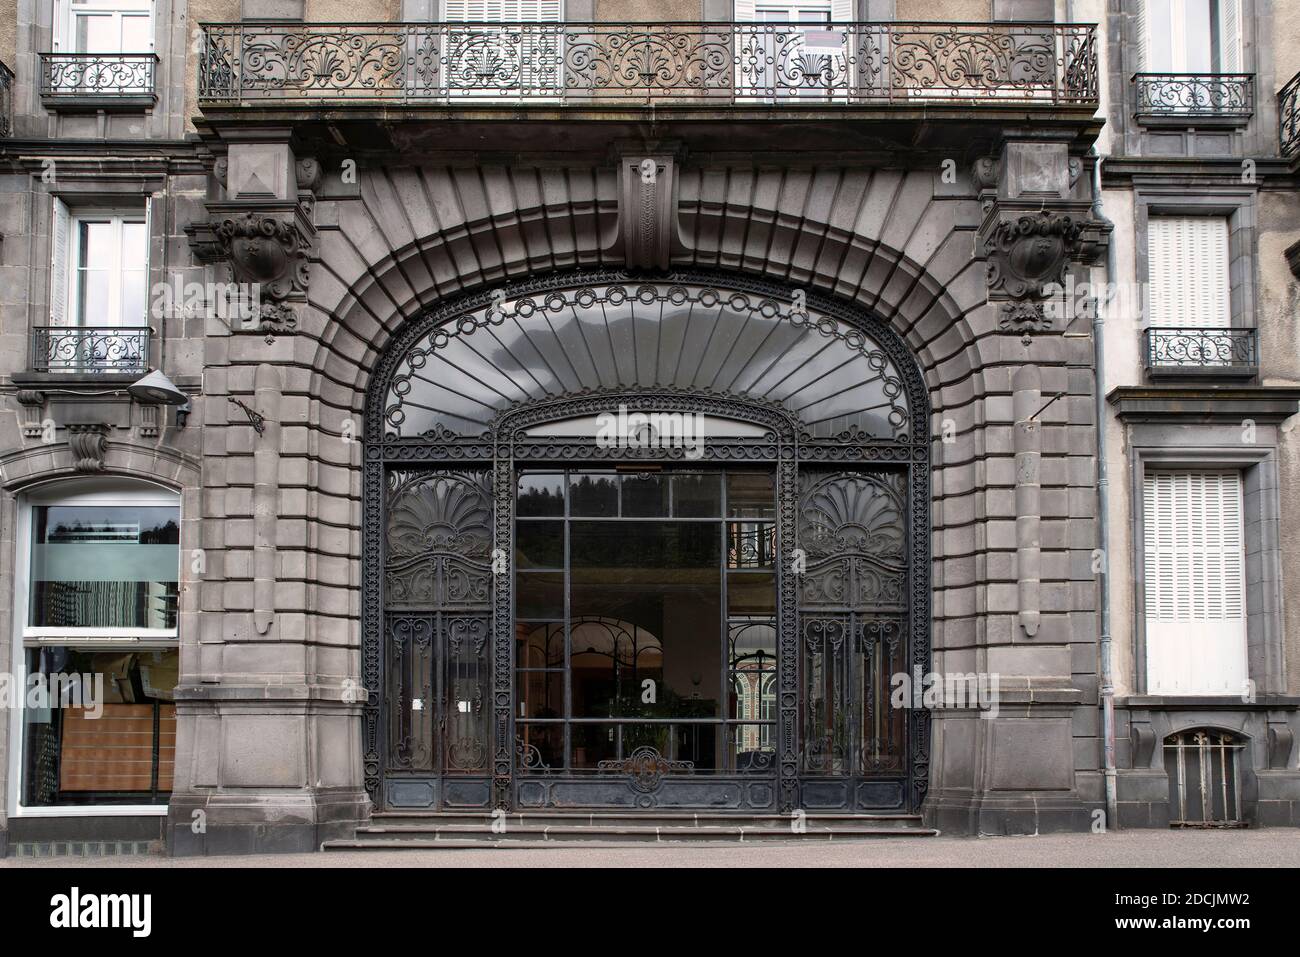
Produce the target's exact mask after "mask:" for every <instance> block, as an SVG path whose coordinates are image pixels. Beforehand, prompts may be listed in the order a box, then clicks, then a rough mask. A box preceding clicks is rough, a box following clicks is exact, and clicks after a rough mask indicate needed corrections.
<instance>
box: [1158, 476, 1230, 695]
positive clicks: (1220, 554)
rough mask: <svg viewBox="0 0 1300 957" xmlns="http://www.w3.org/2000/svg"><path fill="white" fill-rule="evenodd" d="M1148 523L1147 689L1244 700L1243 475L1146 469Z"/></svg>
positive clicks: (1167, 692) (1161, 692)
mask: <svg viewBox="0 0 1300 957" xmlns="http://www.w3.org/2000/svg"><path fill="white" fill-rule="evenodd" d="M1143 518H1144V522H1143V533H1144V551H1145V555H1144V560H1145V576H1144V581H1145V586H1146V645H1147V685H1148V691H1149V692H1150V693H1151V694H1174V695H1188V694H1241V693H1242V691H1243V689H1244V688H1245V687H1246V583H1245V549H1244V541H1243V538H1244V536H1243V523H1242V491H1241V473H1240V472H1232V471H1226V472H1185V471H1147V473H1146V476H1145V479H1144V483H1143Z"/></svg>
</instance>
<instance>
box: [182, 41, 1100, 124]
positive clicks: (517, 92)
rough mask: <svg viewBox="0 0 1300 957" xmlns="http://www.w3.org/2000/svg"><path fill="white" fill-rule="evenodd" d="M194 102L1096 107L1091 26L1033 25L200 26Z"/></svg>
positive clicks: (211, 105)
mask: <svg viewBox="0 0 1300 957" xmlns="http://www.w3.org/2000/svg"><path fill="white" fill-rule="evenodd" d="M200 50H201V53H200V63H199V91H198V96H199V105H200V108H201V109H203V110H204V111H205V113H207V112H212V111H216V112H219V111H220V110H221V109H222V108H223V107H226V108H228V107H247V106H262V107H274V106H280V107H286V106H289V105H293V106H296V107H298V108H303V107H309V108H311V107H314V108H323V107H329V108H330V109H336V108H338V107H348V108H354V109H355V108H358V107H365V106H369V107H376V106H378V107H383V106H386V105H393V104H397V105H407V106H419V105H435V106H437V105H441V106H444V107H445V106H449V105H450V106H458V105H462V104H463V105H464V106H465V108H467V109H468V108H478V107H479V106H480V105H482V104H492V103H496V104H503V105H504V104H510V105H515V106H517V105H519V104H521V103H524V104H526V103H539V104H546V103H549V104H557V103H558V104H563V105H575V104H576V105H592V104H602V105H605V106H609V105H615V106H624V107H628V106H643V105H656V106H664V105H668V106H677V107H684V108H689V107H708V106H716V105H719V104H722V105H729V106H737V105H739V106H755V105H757V106H760V107H767V106H775V105H784V106H792V107H800V106H803V107H816V106H820V105H831V104H836V105H866V106H883V107H890V108H893V107H900V106H901V107H913V108H918V109H933V108H939V107H944V106H960V107H962V108H963V109H967V110H968V109H969V107H971V106H972V105H992V106H1002V107H1010V108H1023V107H1026V106H1028V107H1048V108H1054V109H1075V110H1084V111H1095V108H1096V106H1097V97H1098V92H1097V48H1096V39H1095V33H1094V28H1093V27H1092V26H1090V25H1081V24H1043V23H833V24H815V25H814V24H806V23H805V24H797V23H796V24H783V23H730V22H693V23H685V22H664V23H541V22H532V23H522V22H520V23H486V22H485V23H427V22H425V23H286V22H241V23H208V24H203V25H202V37H201V41H200Z"/></svg>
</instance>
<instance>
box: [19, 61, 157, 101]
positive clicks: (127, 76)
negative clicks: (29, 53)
mask: <svg viewBox="0 0 1300 957" xmlns="http://www.w3.org/2000/svg"><path fill="white" fill-rule="evenodd" d="M157 63H158V57H157V56H155V55H154V54H152V53H42V54H41V96H42V97H52V98H78V97H115V96H116V97H121V96H128V97H152V96H153V95H154V67H155V65H156V64H157Z"/></svg>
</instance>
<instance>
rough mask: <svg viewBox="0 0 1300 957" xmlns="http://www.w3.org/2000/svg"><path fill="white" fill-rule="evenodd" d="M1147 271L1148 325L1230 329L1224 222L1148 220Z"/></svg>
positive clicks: (1218, 218)
mask: <svg viewBox="0 0 1300 957" xmlns="http://www.w3.org/2000/svg"><path fill="white" fill-rule="evenodd" d="M1147 271H1148V275H1149V278H1150V322H1149V325H1151V326H1153V327H1156V328H1164V327H1171V326H1172V327H1204V328H1220V327H1225V326H1230V325H1231V324H1232V308H1231V303H1230V299H1229V296H1228V220H1227V219H1226V218H1224V217H1222V216H1152V217H1150V219H1149V220H1148V221H1147Z"/></svg>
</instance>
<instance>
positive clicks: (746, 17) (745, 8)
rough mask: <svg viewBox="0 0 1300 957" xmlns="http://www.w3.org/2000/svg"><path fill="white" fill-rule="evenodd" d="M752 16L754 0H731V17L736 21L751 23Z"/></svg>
mask: <svg viewBox="0 0 1300 957" xmlns="http://www.w3.org/2000/svg"><path fill="white" fill-rule="evenodd" d="M754 16H755V15H754V0H733V2H732V5H731V18H732V19H733V20H734V21H735V22H736V23H753V22H754Z"/></svg>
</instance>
